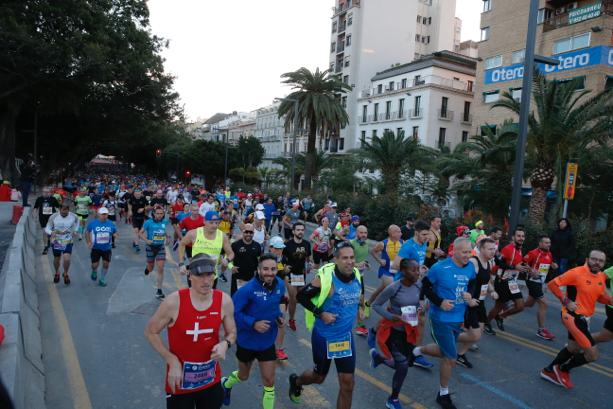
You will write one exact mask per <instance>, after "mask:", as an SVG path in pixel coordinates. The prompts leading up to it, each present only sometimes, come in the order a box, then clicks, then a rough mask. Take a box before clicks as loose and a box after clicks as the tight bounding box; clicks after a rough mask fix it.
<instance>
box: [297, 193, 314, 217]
mask: <svg viewBox="0 0 613 409" xmlns="http://www.w3.org/2000/svg"><path fill="white" fill-rule="evenodd" d="M300 205H301V207H302V214H303V217H304V221H305V222H307V221H308V220H309V216H310V215H311V211H312V210H313V199H312V198H311V195H307V196H306V197H305V198H304V199H302V201H301V202H300Z"/></svg>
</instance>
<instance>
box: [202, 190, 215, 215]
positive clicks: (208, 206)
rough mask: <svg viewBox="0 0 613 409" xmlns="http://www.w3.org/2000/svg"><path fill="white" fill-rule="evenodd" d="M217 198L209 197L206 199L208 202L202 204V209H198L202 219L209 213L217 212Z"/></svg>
mask: <svg viewBox="0 0 613 409" xmlns="http://www.w3.org/2000/svg"><path fill="white" fill-rule="evenodd" d="M214 201H215V198H214V197H213V195H208V196H207V197H206V202H204V203H202V205H201V206H200V209H198V213H200V215H201V216H202V217H204V215H205V214H206V213H207V212H214V211H215V203H214Z"/></svg>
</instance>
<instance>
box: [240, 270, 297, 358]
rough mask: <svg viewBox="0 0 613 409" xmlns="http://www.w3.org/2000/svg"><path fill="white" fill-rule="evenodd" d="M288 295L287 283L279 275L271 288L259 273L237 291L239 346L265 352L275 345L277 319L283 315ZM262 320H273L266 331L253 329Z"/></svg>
mask: <svg viewBox="0 0 613 409" xmlns="http://www.w3.org/2000/svg"><path fill="white" fill-rule="evenodd" d="M284 296H285V284H284V282H283V280H281V279H280V278H279V277H276V279H275V282H274V283H273V287H272V290H267V289H266V288H265V287H264V286H263V284H262V281H260V279H259V277H257V276H256V277H254V278H252V279H251V280H249V282H248V283H247V284H245V285H244V286H242V287H241V288H239V289H238V291H236V293H234V297H232V301H234V320H235V321H236V329H237V333H238V336H237V340H236V343H237V344H238V345H240V346H241V347H242V348H245V349H250V350H252V351H263V350H265V349H268V348H270V347H271V346H272V345H274V343H275V339H276V338H277V332H278V327H277V323H276V319H277V318H278V317H280V316H281V311H280V309H279V304H281V300H283V297H284ZM261 320H268V321H270V328H269V329H268V331H266V332H265V333H263V334H262V333H260V332H258V331H256V330H255V329H254V328H253V324H254V323H255V322H256V321H261Z"/></svg>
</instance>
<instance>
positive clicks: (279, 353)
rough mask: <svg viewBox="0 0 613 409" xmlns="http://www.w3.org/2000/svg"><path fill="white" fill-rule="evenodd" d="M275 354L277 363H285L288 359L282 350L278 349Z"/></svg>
mask: <svg viewBox="0 0 613 409" xmlns="http://www.w3.org/2000/svg"><path fill="white" fill-rule="evenodd" d="M275 352H276V354H277V360H278V361H287V360H288V359H289V357H288V356H287V354H286V353H285V350H284V349H283V348H279V349H277V350H276V351H275Z"/></svg>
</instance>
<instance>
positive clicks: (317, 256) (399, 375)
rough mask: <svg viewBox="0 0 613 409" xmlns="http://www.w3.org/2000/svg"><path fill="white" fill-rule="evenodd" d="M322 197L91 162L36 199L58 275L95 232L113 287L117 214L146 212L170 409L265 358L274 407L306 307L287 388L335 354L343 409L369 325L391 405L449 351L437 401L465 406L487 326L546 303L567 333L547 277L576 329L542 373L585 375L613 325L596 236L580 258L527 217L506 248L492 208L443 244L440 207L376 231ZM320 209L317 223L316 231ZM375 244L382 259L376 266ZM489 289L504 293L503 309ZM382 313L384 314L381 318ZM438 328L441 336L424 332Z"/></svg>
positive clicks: (135, 230) (200, 397) (136, 228)
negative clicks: (454, 392) (373, 319)
mask: <svg viewBox="0 0 613 409" xmlns="http://www.w3.org/2000/svg"><path fill="white" fill-rule="evenodd" d="M318 205H319V206H316V203H314V201H313V199H312V198H311V197H310V196H304V197H297V196H291V195H290V194H289V193H288V194H286V195H284V196H279V197H270V196H268V195H267V194H266V193H264V192H261V191H259V190H255V191H253V192H243V191H241V190H240V189H239V190H238V191H230V190H229V189H224V188H223V187H219V188H216V189H213V190H212V191H206V190H205V189H203V188H201V187H197V186H194V185H183V184H180V183H171V182H162V181H158V180H155V179H152V178H147V177H142V176H141V177H137V176H119V175H117V176H112V175H105V176H90V175H81V176H79V177H76V178H69V179H67V180H66V181H64V183H63V185H62V186H61V187H60V186H57V187H53V188H51V187H46V188H44V189H43V191H42V194H41V196H39V197H38V198H37V199H36V202H35V204H34V209H35V211H36V213H37V215H38V218H39V220H40V225H41V227H42V228H43V229H44V234H45V245H44V250H43V254H47V253H48V252H49V250H50V251H51V252H52V257H53V264H54V276H53V282H54V283H59V282H60V281H61V280H63V283H64V285H70V257H71V253H72V251H73V247H74V246H75V243H76V242H78V241H84V244H85V245H87V246H88V248H89V249H90V258H91V273H90V274H89V275H90V278H91V280H92V281H94V282H96V283H97V284H98V285H99V286H101V287H105V286H106V285H107V277H108V274H109V270H110V269H111V266H110V264H111V260H112V257H111V255H112V251H113V249H114V248H115V247H116V245H117V244H118V242H117V237H118V224H120V223H124V224H128V225H129V226H131V228H132V229H131V237H130V241H131V251H134V252H135V253H140V252H141V245H143V246H144V247H145V255H144V260H143V264H144V272H143V274H145V275H149V274H151V273H154V274H155V275H156V276H155V278H156V289H155V293H154V294H153V296H154V297H156V298H158V299H159V300H161V303H160V305H159V308H158V309H157V311H156V312H155V314H154V315H153V316H152V317H151V319H150V321H149V323H148V325H147V327H146V329H145V335H146V338H147V339H148V341H149V342H150V343H151V345H152V347H153V348H154V349H155V350H156V351H157V352H158V353H159V354H160V355H161V357H162V358H163V360H164V361H165V363H166V385H165V387H166V393H167V398H166V405H167V407H168V408H171V409H178V408H180V409H183V408H186V409H187V408H189V409H193V408H198V409H204V408H206V409H209V408H211V409H212V408H215V409H218V408H220V407H221V406H222V405H225V406H228V405H230V404H231V396H232V391H233V390H234V389H235V388H239V389H240V387H241V386H240V384H241V383H242V382H244V381H246V380H247V379H248V378H249V376H250V372H251V368H252V364H253V362H254V361H256V360H257V361H258V366H259V370H260V376H261V382H262V389H263V390H262V391H261V395H259V396H261V406H262V407H263V408H264V409H272V408H273V407H274V405H275V394H276V385H277V383H278V382H277V379H276V376H275V369H276V361H279V360H280V361H284V360H288V359H290V357H288V355H287V353H286V352H285V349H284V339H285V332H286V331H287V329H288V328H289V330H291V331H296V329H297V320H296V313H297V310H298V308H299V306H301V307H300V309H303V310H304V313H305V322H306V326H307V328H308V329H309V330H310V331H311V348H312V355H313V366H312V367H311V368H308V369H306V370H305V371H304V372H302V373H294V374H291V375H290V376H289V380H288V381H287V383H284V384H283V388H286V390H288V393H289V398H290V399H291V401H293V402H295V403H299V402H300V400H301V394H302V390H303V387H304V386H306V385H311V384H321V383H323V382H325V380H326V377H327V375H328V372H329V370H330V366H331V364H332V361H334V364H335V366H336V370H337V373H338V383H339V393H338V400H337V408H343V409H344V408H350V407H351V405H352V395H353V388H354V373H355V369H356V359H357V356H358V355H360V354H361V353H360V352H359V351H357V350H356V343H355V341H354V337H355V336H364V337H366V338H367V343H368V347H369V350H368V351H366V352H367V353H365V354H364V355H363V356H368V357H369V359H370V365H371V367H372V368H373V370H375V368H377V367H378V366H379V365H383V366H386V367H389V368H391V369H392V370H393V375H392V379H391V394H390V396H389V398H388V400H387V401H386V402H385V405H386V407H387V408H390V409H398V408H401V407H402V405H401V403H400V401H399V394H400V391H401V388H402V385H403V382H404V380H405V378H406V376H407V373H408V371H409V368H411V367H413V366H420V367H422V368H427V369H428V368H432V367H433V366H434V365H433V363H432V362H431V361H430V360H429V359H428V358H426V357H430V359H431V358H437V359H439V360H440V363H439V372H440V382H439V390H438V392H437V394H436V401H437V403H438V404H439V405H440V406H441V407H443V408H445V409H447V408H455V405H454V404H453V402H452V400H451V397H450V391H449V381H450V378H451V376H452V370H453V367H454V366H455V365H456V364H459V365H462V366H464V367H466V368H472V367H473V364H472V363H471V362H470V360H469V359H468V357H467V354H468V351H469V350H476V349H478V348H479V346H478V343H479V342H481V338H482V333H484V332H485V333H486V334H489V335H492V336H493V335H496V331H505V325H504V322H505V319H507V317H509V316H511V315H514V314H518V313H521V312H523V311H526V309H527V308H530V307H533V306H534V307H536V308H535V309H536V325H535V334H536V335H537V336H538V337H540V338H542V339H544V340H553V339H554V338H555V335H554V334H553V333H552V332H550V331H549V330H548V329H547V328H546V323H545V317H546V311H547V308H548V303H547V301H546V297H545V292H544V287H546V288H547V289H548V290H549V291H550V292H551V293H552V294H553V295H555V297H557V298H558V299H559V301H560V303H561V320H562V324H563V325H564V327H565V328H566V329H567V330H568V334H564V336H567V337H568V342H567V344H566V347H565V348H563V349H562V350H561V351H560V352H559V353H558V354H557V356H556V357H555V359H554V360H553V361H552V362H551V363H549V364H547V365H546V366H545V367H543V369H542V370H541V372H540V376H541V377H542V378H543V379H545V380H547V381H550V382H552V383H554V384H556V385H559V386H561V387H563V388H566V389H570V388H572V387H573V384H572V382H571V378H570V371H571V370H572V369H574V368H577V367H579V366H581V365H584V364H586V363H589V362H592V361H594V360H596V359H597V358H598V346H597V345H598V344H599V343H603V342H607V341H610V340H611V339H613V308H612V307H611V303H612V298H611V294H612V291H613V286H612V281H613V267H610V268H609V269H607V270H605V271H604V272H603V270H604V267H605V264H606V256H605V254H604V253H603V252H602V251H599V250H597V249H594V250H592V251H591V252H590V253H589V254H587V255H584V256H585V263H584V264H582V265H579V266H578V267H575V268H572V269H568V270H567V268H568V263H567V259H568V257H566V255H565V254H564V252H563V251H562V253H560V250H559V249H558V251H557V254H556V255H554V254H553V253H552V249H551V246H552V240H551V239H552V238H551V237H549V236H541V237H539V240H538V246H537V247H536V248H534V249H526V248H524V241H525V239H526V233H525V231H524V229H523V228H522V227H521V226H518V227H517V228H515V230H514V231H513V232H512V234H511V241H510V242H509V243H508V244H506V245H504V246H501V244H500V242H501V240H502V235H503V231H502V229H500V228H498V227H495V226H490V227H486V226H485V224H484V223H483V222H482V221H478V222H477V223H475V225H474V226H472V227H473V228H471V227H470V226H458V227H457V228H456V231H455V233H456V235H457V237H456V238H454V240H453V242H452V243H451V245H450V246H449V247H448V248H442V243H443V237H442V232H441V218H440V217H438V216H434V217H431V218H430V219H428V220H421V219H418V220H416V219H415V218H413V217H408V218H407V220H406V223H405V224H402V225H401V226H398V225H391V226H389V228H388V229H387V238H386V239H385V240H383V241H381V242H378V243H372V242H370V241H369V240H368V228H367V227H366V226H365V225H364V224H362V223H361V220H360V217H359V215H355V214H352V211H351V209H339V208H338V205H337V203H335V202H334V201H333V200H328V201H327V202H325V203H319V204H318ZM311 222H313V223H315V224H316V227H315V228H314V230H313V232H312V233H311V234H310V235H308V237H307V236H306V234H307V233H306V230H307V229H306V227H307V223H311ZM567 226H568V220H566V219H562V220H560V222H559V227H560V229H561V230H564V229H565V228H566V227H567ZM168 252H176V254H177V260H178V267H179V271H180V272H181V273H182V274H183V275H184V276H185V287H184V288H182V289H179V290H178V291H175V292H172V293H170V294H164V291H163V287H162V284H163V280H164V267H165V263H166V256H167V253H168ZM369 257H372V259H374V261H375V262H376V264H378V265H370V264H369V261H368V259H369ZM100 260H102V267H101V268H100ZM310 272H313V275H312V279H311V280H310V281H308V280H307V276H308V274H309V273H310ZM369 274H377V276H378V278H379V280H380V285H379V287H378V288H377V289H376V290H375V291H374V292H373V293H372V294H371V295H370V296H369V297H366V296H365V291H364V276H365V275H369ZM218 280H222V281H228V280H230V292H229V294H228V293H225V292H223V291H221V290H218V289H217V284H218ZM524 286H525V288H526V289H527V297H524V293H523V292H522V287H524ZM488 297H490V298H491V299H492V300H493V301H494V305H493V307H492V308H491V309H490V310H489V311H488V310H487V309H486V306H485V300H486V298H488ZM597 303H602V304H605V305H607V308H606V314H607V319H606V321H605V323H604V326H603V328H602V329H599V331H598V332H592V331H591V329H590V326H589V322H590V318H591V317H592V315H593V314H594V312H595V306H596V304H597ZM371 314H376V315H377V316H378V317H379V320H378V322H377V324H376V325H375V326H373V327H371V328H367V326H366V324H365V323H366V319H367V318H368V317H369V316H370V315H371ZM492 321H494V322H495V324H496V330H495V329H494V328H493V326H492ZM426 326H428V327H429V329H430V332H431V338H432V340H433V342H432V343H427V340H425V338H424V334H425V328H426ZM222 327H223V331H222ZM164 331H166V332H167V341H166V342H165V341H164V340H163V339H162V337H161V334H162V332H164ZM559 335H560V336H561V334H559ZM230 349H235V354H236V358H237V368H236V370H235V371H233V372H230V373H226V374H222V371H221V366H220V364H219V361H220V360H222V359H224V358H225V357H226V355H227V354H228V353H229V350H230ZM237 392H238V391H237Z"/></svg>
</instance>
